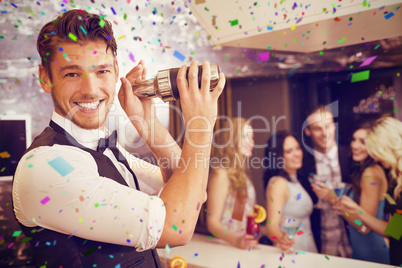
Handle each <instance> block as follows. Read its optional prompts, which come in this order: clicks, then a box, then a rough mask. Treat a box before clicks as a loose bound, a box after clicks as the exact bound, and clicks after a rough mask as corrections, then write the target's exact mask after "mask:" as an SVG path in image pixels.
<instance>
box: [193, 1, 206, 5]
mask: <svg viewBox="0 0 402 268" xmlns="http://www.w3.org/2000/svg"><path fill="white" fill-rule="evenodd" d="M195 4H196V5H199V4H205V0H195Z"/></svg>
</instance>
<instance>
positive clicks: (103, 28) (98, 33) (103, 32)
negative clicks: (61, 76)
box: [36, 9, 117, 81]
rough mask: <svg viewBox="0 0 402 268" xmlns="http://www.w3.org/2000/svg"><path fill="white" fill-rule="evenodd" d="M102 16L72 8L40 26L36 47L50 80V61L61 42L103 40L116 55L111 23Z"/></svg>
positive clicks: (83, 42) (82, 42) (81, 42)
mask: <svg viewBox="0 0 402 268" xmlns="http://www.w3.org/2000/svg"><path fill="white" fill-rule="evenodd" d="M103 17H104V16H98V15H96V14H90V13H88V12H86V11H83V10H79V9H73V10H70V11H67V12H66V13H63V14H62V15H60V16H58V17H57V18H56V19H55V20H53V21H50V22H48V23H47V24H46V25H45V26H43V27H42V29H41V31H40V33H39V36H38V40H37V42H36V48H37V50H38V52H39V55H40V57H41V60H42V66H43V67H44V69H45V71H46V72H47V74H48V75H49V79H50V80H51V81H52V72H51V70H50V62H51V61H52V59H53V57H54V54H55V51H56V49H57V48H58V47H59V46H60V44H62V43H72V44H77V43H78V44H81V45H82V44H85V43H88V42H91V41H98V40H103V41H105V43H106V45H107V47H106V51H107V50H108V49H109V48H110V49H111V50H112V52H113V55H114V56H116V55H117V44H116V40H115V39H114V36H113V29H112V24H111V23H110V22H109V21H107V20H104V18H103Z"/></svg>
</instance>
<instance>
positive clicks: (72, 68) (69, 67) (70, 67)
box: [59, 65, 82, 72]
mask: <svg viewBox="0 0 402 268" xmlns="http://www.w3.org/2000/svg"><path fill="white" fill-rule="evenodd" d="M64 70H82V68H81V66H79V65H66V66H63V67H60V70H59V71H60V72H62V71H64Z"/></svg>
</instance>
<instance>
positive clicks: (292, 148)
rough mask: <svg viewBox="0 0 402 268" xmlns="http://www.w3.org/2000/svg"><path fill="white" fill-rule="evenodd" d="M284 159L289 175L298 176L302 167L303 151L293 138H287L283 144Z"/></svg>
mask: <svg viewBox="0 0 402 268" xmlns="http://www.w3.org/2000/svg"><path fill="white" fill-rule="evenodd" d="M283 159H284V164H285V167H284V169H285V171H286V172H287V173H289V174H296V171H297V170H298V169H300V168H301V167H302V162H303V151H302V150H301V148H300V144H299V143H298V142H297V140H296V139H295V137H293V136H287V137H286V138H285V141H284V142H283Z"/></svg>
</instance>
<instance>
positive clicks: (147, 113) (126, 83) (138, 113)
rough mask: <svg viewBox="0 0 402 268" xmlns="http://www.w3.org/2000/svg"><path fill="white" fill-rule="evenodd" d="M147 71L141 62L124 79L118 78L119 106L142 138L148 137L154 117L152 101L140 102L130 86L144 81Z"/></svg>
mask: <svg viewBox="0 0 402 268" xmlns="http://www.w3.org/2000/svg"><path fill="white" fill-rule="evenodd" d="M146 74H147V69H146V67H145V66H144V61H143V60H141V61H140V62H139V63H138V65H137V66H135V67H134V68H133V69H131V71H130V72H128V73H127V75H126V77H122V78H120V80H121V88H120V91H119V94H118V97H119V101H120V105H121V107H122V108H123V110H124V111H125V112H126V114H127V116H128V117H129V118H130V120H131V122H132V123H133V124H134V126H135V128H136V129H137V130H138V131H139V134H140V135H141V136H142V137H148V134H149V131H150V127H151V121H152V119H154V118H152V116H154V117H155V115H156V112H155V111H153V112H151V110H152V109H154V107H153V105H152V103H153V101H152V99H147V100H140V99H139V98H138V97H137V96H135V95H134V94H133V90H132V85H135V84H137V83H139V82H141V81H143V80H145V79H146Z"/></svg>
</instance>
